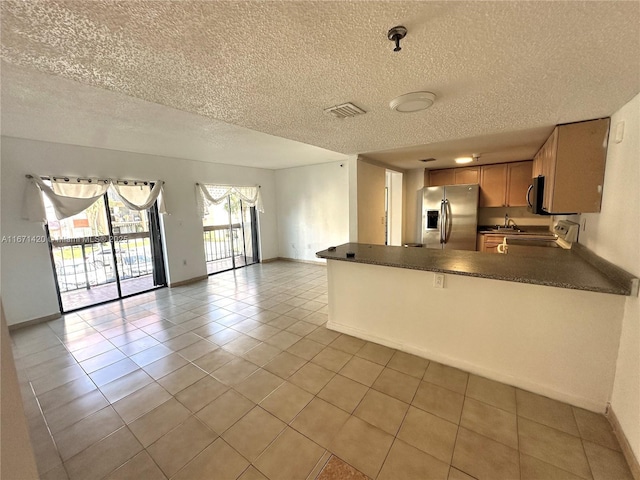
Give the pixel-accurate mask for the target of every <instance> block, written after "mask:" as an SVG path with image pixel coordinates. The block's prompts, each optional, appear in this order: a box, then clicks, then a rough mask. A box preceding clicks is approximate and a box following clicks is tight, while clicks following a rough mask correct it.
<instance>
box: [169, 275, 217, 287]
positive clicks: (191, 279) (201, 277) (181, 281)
mask: <svg viewBox="0 0 640 480" xmlns="http://www.w3.org/2000/svg"><path fill="white" fill-rule="evenodd" d="M207 278H209V275H201V276H199V277H193V278H189V279H187V280H180V281H179V282H173V283H170V284H169V288H175V287H180V286H182V285H188V284H190V283H195V282H199V281H200V280H206V279H207Z"/></svg>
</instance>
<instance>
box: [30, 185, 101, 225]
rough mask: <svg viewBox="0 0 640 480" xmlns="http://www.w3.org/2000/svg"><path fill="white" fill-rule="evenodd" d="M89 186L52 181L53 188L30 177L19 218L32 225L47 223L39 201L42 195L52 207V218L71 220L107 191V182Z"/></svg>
mask: <svg viewBox="0 0 640 480" xmlns="http://www.w3.org/2000/svg"><path fill="white" fill-rule="evenodd" d="M90 180H91V183H83V182H77V181H73V182H72V181H71V180H70V181H69V182H68V183H66V182H65V183H59V182H57V181H54V182H53V188H52V187H49V186H48V185H47V184H45V183H44V182H43V181H42V180H41V179H40V177H36V176H35V175H32V176H31V178H30V179H29V182H28V184H27V189H26V190H25V198H24V203H23V218H25V219H27V220H31V221H33V222H45V223H46V221H47V214H46V211H45V208H44V203H43V201H42V194H45V195H46V196H47V198H49V200H50V201H51V203H52V205H53V210H54V211H55V214H56V218H57V219H58V220H62V219H65V218H68V217H72V216H74V215H76V214H78V213H80V212H82V211H83V210H85V209H87V208H89V207H90V206H91V205H93V204H94V203H95V202H96V200H98V199H99V198H100V197H102V195H104V193H105V192H106V191H107V189H108V188H109V181H108V180H107V181H105V180H97V179H90Z"/></svg>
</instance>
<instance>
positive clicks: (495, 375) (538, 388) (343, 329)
mask: <svg viewBox="0 0 640 480" xmlns="http://www.w3.org/2000/svg"><path fill="white" fill-rule="evenodd" d="M327 328H328V329H330V330H335V331H336V332H340V333H346V334H348V335H353V336H354V337H358V338H361V339H363V340H368V341H370V342H375V343H379V344H380V345H384V346H386V347H390V348H395V349H396V350H401V351H403V352H407V353H411V354H412V355H416V356H418V357H422V358H426V359H427V360H433V361H435V362H438V363H442V364H444V365H448V366H451V367H455V368H459V369H460V370H464V371H465V372H469V373H473V374H474V375H479V376H482V377H485V378H488V379H490V380H495V381H497V382H501V383H505V384H507V385H512V386H514V387H518V388H521V389H523V390H528V391H530V392H533V393H537V394H538V395H543V396H545V397H549V398H553V399H554V400H559V401H561V402H565V403H568V404H570V405H575V406H576V407H581V408H584V409H586V410H590V411H592V412H597V413H604V412H605V409H606V405H601V404H599V403H597V402H594V401H593V400H591V399H588V398H583V397H578V396H575V395H571V394H568V393H566V392H561V391H558V390H556V389H553V388H551V387H549V386H547V385H543V384H539V383H536V382H531V381H529V380H527V379H526V378H519V377H514V376H512V375H508V374H505V373H502V372H499V371H495V370H492V369H488V368H484V367H482V366H481V365H476V364H475V363H471V362H466V361H464V360H460V359H457V358H453V357H448V356H446V355H442V354H441V353H438V352H432V351H430V350H427V349H425V348H421V347H418V346H416V345H411V344H407V343H402V342H398V341H394V340H393V339H389V338H382V337H378V336H376V335H371V334H370V333H368V332H365V331H363V330H360V329H358V328H354V327H350V326H348V325H343V324H339V323H336V322H332V321H331V320H330V319H329V321H328V322H327ZM638 480H640V479H638Z"/></svg>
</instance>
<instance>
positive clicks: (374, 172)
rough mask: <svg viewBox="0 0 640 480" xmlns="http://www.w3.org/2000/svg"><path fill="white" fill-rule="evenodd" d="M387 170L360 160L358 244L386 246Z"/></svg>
mask: <svg viewBox="0 0 640 480" xmlns="http://www.w3.org/2000/svg"><path fill="white" fill-rule="evenodd" d="M385 175H386V169H385V168H384V167H380V166H378V165H373V164H371V163H368V162H365V161H363V160H358V242H360V243H371V244H375V245H384V241H385V228H384V225H385V211H384V186H385V178H386V177H385Z"/></svg>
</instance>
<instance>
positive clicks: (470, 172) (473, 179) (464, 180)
mask: <svg viewBox="0 0 640 480" xmlns="http://www.w3.org/2000/svg"><path fill="white" fill-rule="evenodd" d="M454 173H455V175H454V182H455V184H456V185H466V184H469V183H480V167H464V168H455V169H454Z"/></svg>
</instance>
